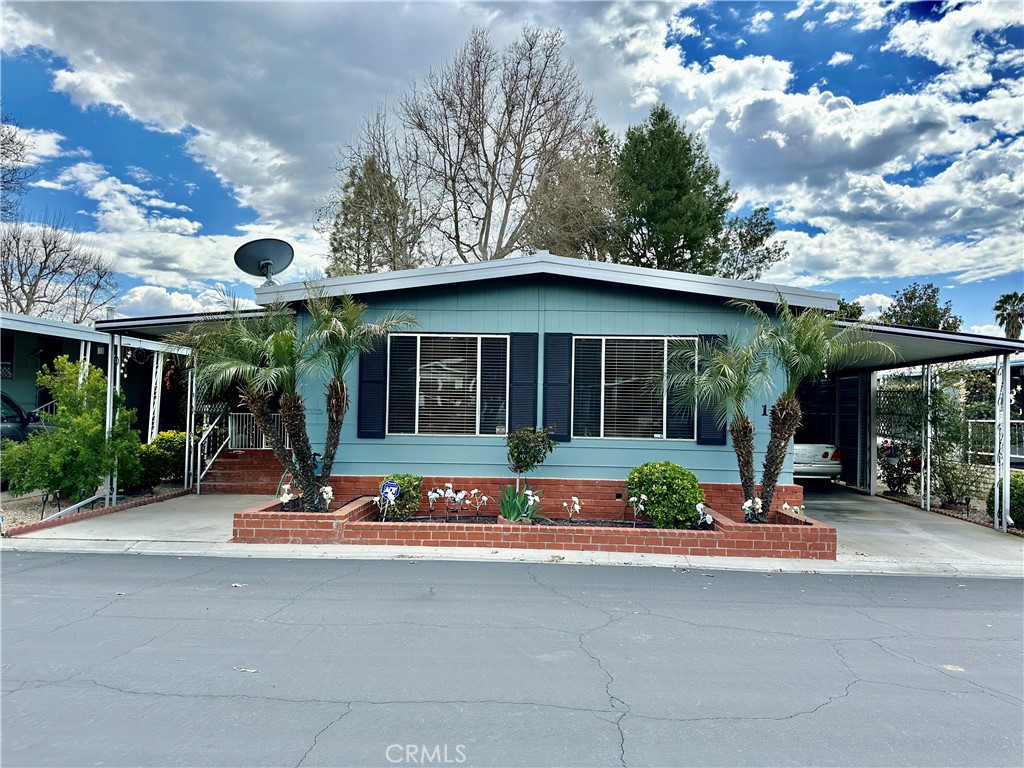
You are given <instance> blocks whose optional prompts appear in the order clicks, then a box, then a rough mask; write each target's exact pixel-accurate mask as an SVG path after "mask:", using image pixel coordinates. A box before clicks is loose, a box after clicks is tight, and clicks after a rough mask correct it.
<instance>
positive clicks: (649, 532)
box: [232, 497, 836, 560]
mask: <svg viewBox="0 0 1024 768" xmlns="http://www.w3.org/2000/svg"><path fill="white" fill-rule="evenodd" d="M279 507H280V505H279V504H277V503H276V502H270V503H264V504H259V505H256V506H253V507H250V508H249V509H247V510H244V511H242V512H238V513H236V514H235V518H234V538H233V539H232V541H234V542H238V543H247V544H362V545H378V546H379V545H388V546H411V547H488V548H491V549H552V550H568V551H576V552H589V551H594V552H624V553H629V554H664V555H712V556H723V557H784V558H809V559H815V560H835V559H836V529H835V528H832V527H830V526H827V525H824V524H822V523H819V522H818V521H816V520H811V519H810V518H798V517H796V516H794V515H791V514H789V513H787V512H783V511H781V510H780V511H778V512H774V513H772V516H771V521H772V522H770V523H766V524H756V525H755V524H748V523H743V522H736V521H735V520H731V519H729V518H728V517H727V516H725V515H720V514H716V515H715V528H714V530H709V531H690V530H685V531H676V530H660V529H651V528H617V527H605V526H592V527H590V526H571V527H570V526H546V525H501V524H487V523H442V522H436V523H435V522H426V523H382V522H377V521H374V520H372V519H371V518H374V517H376V508H375V507H374V505H373V502H372V500H371V499H370V498H369V497H363V498H358V499H355V500H354V501H351V502H349V503H347V504H345V505H343V506H341V508H340V509H337V510H335V511H332V512H327V513H322V514H316V513H305V512H284V511H281V510H280V508H279Z"/></svg>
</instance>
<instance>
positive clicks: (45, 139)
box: [21, 128, 89, 165]
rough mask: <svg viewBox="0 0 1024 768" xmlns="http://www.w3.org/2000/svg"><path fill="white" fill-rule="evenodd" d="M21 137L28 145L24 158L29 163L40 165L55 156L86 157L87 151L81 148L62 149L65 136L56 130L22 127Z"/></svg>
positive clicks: (65, 139)
mask: <svg viewBox="0 0 1024 768" xmlns="http://www.w3.org/2000/svg"><path fill="white" fill-rule="evenodd" d="M21 130H22V134H23V138H24V139H25V141H26V143H27V145H28V152H27V157H26V160H27V161H28V162H29V164H31V165H41V164H42V163H45V162H47V161H49V160H52V159H54V158H57V157H88V156H89V151H88V150H86V149H82V148H81V147H79V148H77V149H64V148H63V147H62V146H61V144H62V143H63V142H65V141H67V137H66V136H64V135H63V134H61V133H58V132H57V131H51V130H45V129H42V128H22V129H21Z"/></svg>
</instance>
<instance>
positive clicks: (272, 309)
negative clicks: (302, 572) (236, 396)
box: [169, 297, 327, 512]
mask: <svg viewBox="0 0 1024 768" xmlns="http://www.w3.org/2000/svg"><path fill="white" fill-rule="evenodd" d="M223 301H224V303H225V305H226V306H227V317H226V318H225V317H224V313H223V312H222V313H214V315H215V316H211V317H210V318H206V319H204V320H201V321H199V322H197V323H196V324H194V325H193V326H192V327H191V328H189V330H188V331H186V332H184V333H181V334H174V335H172V336H171V337H170V338H169V341H170V342H171V343H176V344H179V345H181V346H185V347H188V348H189V349H191V353H190V355H189V364H190V366H191V367H192V369H193V370H194V371H195V374H196V383H197V386H198V387H199V390H200V391H201V392H206V393H208V394H210V395H219V394H222V393H225V392H230V391H233V390H235V389H236V388H237V390H238V391H239V393H240V394H241V398H242V402H243V403H245V406H246V408H248V409H249V412H250V413H251V414H252V417H253V419H254V420H255V422H256V425H257V426H258V427H259V428H260V430H261V431H262V432H263V435H264V436H265V437H266V439H267V441H268V442H269V443H270V447H271V449H272V450H273V451H274V456H275V457H276V458H277V460H278V461H280V462H281V464H282V466H284V467H285V468H286V469H287V470H288V471H289V472H291V474H292V483H293V485H294V486H295V490H296V491H297V492H298V494H301V502H300V503H301V506H302V510H303V511H307V512H319V511H323V510H324V509H326V508H327V502H326V500H325V499H324V498H323V496H322V495H321V494H320V493H319V487H318V485H317V481H316V458H315V457H314V455H313V448H312V445H311V443H310V441H309V435H308V434H307V432H306V406H305V402H304V400H303V398H302V395H301V394H299V390H298V386H299V381H300V380H301V379H302V378H303V377H305V376H308V375H310V374H312V373H313V372H314V371H315V369H316V367H317V362H318V361H317V347H318V344H317V340H316V338H315V337H314V336H313V335H311V334H309V333H302V332H300V331H299V329H298V325H297V323H296V319H295V314H294V313H293V312H292V311H291V310H289V309H288V307H287V306H285V305H283V304H274V305H271V306H268V307H267V308H266V309H265V311H264V312H263V313H262V314H261V315H258V316H255V317H253V316H251V315H247V314H246V313H244V312H243V311H242V309H241V308H240V306H239V304H238V302H237V301H235V300H234V299H232V298H230V297H224V299H223ZM275 394H276V395H278V396H279V403H280V411H281V421H282V424H283V425H284V430H285V433H286V434H287V436H288V442H289V443H290V446H291V450H290V451H289V449H288V448H285V444H284V441H283V440H282V439H281V437H280V435H279V434H278V431H277V430H276V429H275V428H274V425H273V422H272V414H271V410H270V400H271V398H272V397H273V396H274V395H275Z"/></svg>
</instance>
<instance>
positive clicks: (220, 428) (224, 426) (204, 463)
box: [195, 408, 230, 494]
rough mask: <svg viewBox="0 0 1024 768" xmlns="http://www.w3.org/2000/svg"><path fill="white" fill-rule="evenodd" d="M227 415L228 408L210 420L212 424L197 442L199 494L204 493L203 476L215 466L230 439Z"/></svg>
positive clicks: (196, 456) (197, 485)
mask: <svg viewBox="0 0 1024 768" xmlns="http://www.w3.org/2000/svg"><path fill="white" fill-rule="evenodd" d="M227 415H228V411H227V409H226V408H225V409H224V410H222V411H221V412H220V413H219V414H217V417H216V418H215V419H214V420H213V421H212V422H210V426H208V427H207V428H206V429H205V430H204V431H203V436H202V437H200V438H199V442H198V443H197V444H196V451H195V461H196V474H195V477H196V493H197V494H199V493H202V482H203V476H204V475H205V474H206V473H207V472H208V471H209V470H210V467H212V466H213V462H214V461H216V460H217V457H218V456H219V455H220V452H221V451H222V450H223V449H224V446H225V445H227V444H228V440H229V439H230V430H229V428H228V419H227V418H225V417H226V416H227Z"/></svg>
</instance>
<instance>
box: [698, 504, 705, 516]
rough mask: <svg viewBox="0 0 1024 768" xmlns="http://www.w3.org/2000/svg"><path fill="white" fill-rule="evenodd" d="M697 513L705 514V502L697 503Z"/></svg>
mask: <svg viewBox="0 0 1024 768" xmlns="http://www.w3.org/2000/svg"><path fill="white" fill-rule="evenodd" d="M697 514H698V515H703V514H704V505H703V504H698V505H697Z"/></svg>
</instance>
